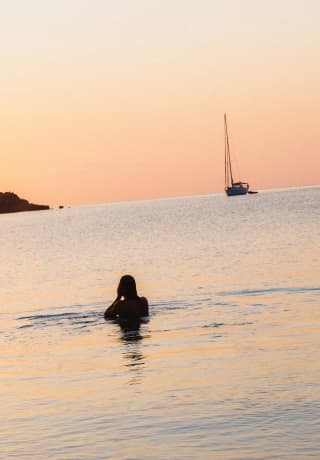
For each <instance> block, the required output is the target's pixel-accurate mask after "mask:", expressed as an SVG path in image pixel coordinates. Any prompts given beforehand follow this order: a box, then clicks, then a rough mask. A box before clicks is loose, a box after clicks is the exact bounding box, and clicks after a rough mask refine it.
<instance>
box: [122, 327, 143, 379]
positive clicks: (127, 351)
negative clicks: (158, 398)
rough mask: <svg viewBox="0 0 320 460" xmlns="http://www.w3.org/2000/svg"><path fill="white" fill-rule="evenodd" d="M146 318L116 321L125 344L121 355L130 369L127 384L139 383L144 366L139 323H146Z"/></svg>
mask: <svg viewBox="0 0 320 460" xmlns="http://www.w3.org/2000/svg"><path fill="white" fill-rule="evenodd" d="M147 322H148V320H147V319H140V318H136V319H130V320H125V321H121V320H120V321H118V324H119V326H120V330H121V334H122V335H121V341H122V342H123V343H124V344H125V348H124V351H123V356H124V358H125V360H126V364H125V367H127V368H128V370H129V371H130V379H129V385H136V384H138V383H141V380H142V376H143V371H144V368H145V356H144V354H143V353H142V350H141V348H142V343H141V341H142V340H143V339H144V338H145V336H144V335H142V334H141V330H140V328H141V325H142V324H146V323H147Z"/></svg>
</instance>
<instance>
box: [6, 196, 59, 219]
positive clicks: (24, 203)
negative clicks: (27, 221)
mask: <svg viewBox="0 0 320 460" xmlns="http://www.w3.org/2000/svg"><path fill="white" fill-rule="evenodd" d="M45 209H50V207H49V206H48V205H45V204H34V203H29V201H28V200H25V199H23V198H20V197H19V196H18V195H16V194H15V193H12V192H0V214H4V213H8V212H23V211H43V210H45Z"/></svg>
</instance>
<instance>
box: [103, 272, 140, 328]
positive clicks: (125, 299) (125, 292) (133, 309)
mask: <svg viewBox="0 0 320 460" xmlns="http://www.w3.org/2000/svg"><path fill="white" fill-rule="evenodd" d="M147 315H149V306H148V300H147V299H146V298H145V297H139V296H138V294H137V288H136V282H135V279H134V278H133V277H132V276H131V275H124V276H122V278H121V279H120V282H119V286H118V290H117V297H116V299H115V300H114V302H113V303H112V304H111V305H110V307H108V308H107V309H106V311H105V313H104V317H105V318H106V319H115V318H119V319H120V320H122V319H124V320H133V319H138V318H141V317H143V316H147Z"/></svg>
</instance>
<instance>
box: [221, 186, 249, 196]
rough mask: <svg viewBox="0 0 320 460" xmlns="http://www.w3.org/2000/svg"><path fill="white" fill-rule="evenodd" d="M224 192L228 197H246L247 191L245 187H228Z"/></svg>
mask: <svg viewBox="0 0 320 460" xmlns="http://www.w3.org/2000/svg"><path fill="white" fill-rule="evenodd" d="M225 192H226V194H227V195H228V196H236V195H246V194H247V193H248V189H247V188H245V187H228V188H226V189H225Z"/></svg>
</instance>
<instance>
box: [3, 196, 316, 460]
mask: <svg viewBox="0 0 320 460" xmlns="http://www.w3.org/2000/svg"><path fill="white" fill-rule="evenodd" d="M319 203H320V188H310V189H299V190H290V191H277V192H276V191H274V192H265V193H259V194H258V195H253V196H246V197H234V198H226V197H225V196H223V195H216V196H202V197H192V198H179V199H170V200H154V201H144V202H142V201H141V202H130V203H129V202H128V203H116V204H104V205H94V206H82V207H73V208H65V209H63V210H50V211H44V212H37V213H20V214H12V215H1V216H0V222H1V225H0V241H1V259H0V266H1V270H0V276H1V316H0V318H1V323H0V324H1V327H0V344H1V360H0V371H1V379H0V395H1V396H0V398H1V400H0V401H1V412H2V423H1V428H0V457H1V458H4V459H7V458H23V459H28V458H30V459H46V458H54V459H58V460H60V459H61V460H62V459H63V460H68V459H85V460H89V459H109V458H110V459H131V460H133V459H164V458H165V459H211V458H212V459H277V458H279V459H295V458H301V459H309V458H310V459H311V458H320V422H319V414H320V359H319V358H320V356H319V345H320V338H319V320H320V314H319V299H320V282H319V274H320V245H319V241H320V225H319V223H320V204H319ZM125 273H131V274H133V275H134V276H135V277H136V280H137V284H138V289H139V293H140V294H141V295H145V296H147V297H148V298H149V301H150V303H151V316H150V320H149V321H148V322H145V323H143V324H142V325H141V326H140V329H138V330H137V329H136V330H135V329H132V330H124V329H121V328H120V326H119V325H118V324H116V323H114V322H106V321H104V319H103V311H104V309H105V308H106V306H107V305H108V304H110V303H111V301H112V300H113V298H114V296H115V291H116V286H117V283H118V280H119V278H120V276H121V275H122V274H125Z"/></svg>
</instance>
